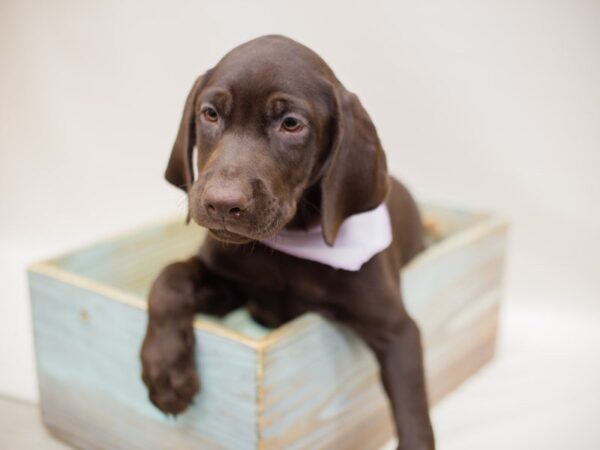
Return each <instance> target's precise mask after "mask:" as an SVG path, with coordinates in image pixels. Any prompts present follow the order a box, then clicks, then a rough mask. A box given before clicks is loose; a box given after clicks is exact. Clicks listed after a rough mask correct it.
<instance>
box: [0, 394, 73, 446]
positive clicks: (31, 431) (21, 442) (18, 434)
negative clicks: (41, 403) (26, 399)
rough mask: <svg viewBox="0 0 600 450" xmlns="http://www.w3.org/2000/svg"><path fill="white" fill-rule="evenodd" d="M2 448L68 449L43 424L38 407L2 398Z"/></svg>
mask: <svg viewBox="0 0 600 450" xmlns="http://www.w3.org/2000/svg"><path fill="white" fill-rule="evenodd" d="M0 448H1V449H7V450H9V449H10V450H67V449H69V448H70V447H68V446H66V445H64V444H62V443H61V442H60V441H58V440H56V439H54V438H53V437H52V436H51V435H50V434H49V433H48V431H46V429H45V428H44V426H43V425H42V421H41V418H40V416H39V411H38V408H37V407H36V406H35V405H32V404H30V403H23V402H20V401H16V400H11V399H7V398H3V397H2V398H0Z"/></svg>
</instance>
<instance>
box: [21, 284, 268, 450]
mask: <svg viewBox="0 0 600 450" xmlns="http://www.w3.org/2000/svg"><path fill="white" fill-rule="evenodd" d="M30 287H31V296H32V303H33V321H34V330H35V345H36V357H37V366H38V367H37V369H38V377H39V380H40V399H41V403H42V411H43V415H44V419H45V421H46V423H47V424H48V425H49V426H50V427H52V428H53V429H55V430H58V431H59V433H60V434H62V435H69V436H72V437H76V439H77V440H78V441H77V442H79V443H78V444H77V445H78V446H80V447H82V448H111V449H136V448H139V449H153V448H155V449H164V448H175V447H177V448H198V445H199V443H203V445H204V446H203V447H202V448H207V449H211V448H215V449H232V450H233V449H235V450H238V449H255V448H256V419H255V417H256V407H255V401H256V384H255V382H256V354H255V351H254V350H253V349H251V348H249V347H247V346H244V345H242V344H240V343H238V342H234V341H231V340H228V339H226V338H223V337H221V336H217V335H213V334H210V333H207V332H203V331H199V330H196V337H197V340H198V350H197V351H198V354H197V360H198V361H200V366H199V370H200V376H201V380H202V386H203V390H202V392H201V393H200V395H199V396H198V397H197V398H196V404H195V405H194V406H193V407H192V408H190V409H189V410H188V411H186V412H185V413H184V414H182V415H180V416H178V418H177V419H176V420H174V419H169V418H167V417H166V416H164V415H163V414H162V413H161V412H160V411H158V410H157V409H156V408H155V407H154V406H153V405H152V404H151V403H150V402H149V400H148V399H147V392H146V388H145V386H144V385H143V383H142V381H141V376H140V374H141V368H140V360H139V349H140V345H141V342H142V339H143V335H144V332H145V326H146V313H145V311H142V310H139V309H136V308H132V307H129V306H127V305H123V304H121V303H118V302H114V301H112V300H111V299H110V298H106V297H105V296H103V295H101V294H97V293H94V292H90V291H86V290H83V289H80V288H77V287H75V286H72V285H69V284H66V283H63V282H62V281H60V280H56V279H53V278H49V277H47V276H45V275H42V274H38V273H31V274H30ZM106 430H111V432H110V433H107V432H106ZM73 442H75V438H74V440H73ZM217 443H218V444H217Z"/></svg>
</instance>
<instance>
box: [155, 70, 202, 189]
mask: <svg viewBox="0 0 600 450" xmlns="http://www.w3.org/2000/svg"><path fill="white" fill-rule="evenodd" d="M207 73H208V72H207ZM206 77H207V74H204V75H202V76H200V77H198V78H197V79H196V81H195V82H194V85H193V86H192V89H191V90H190V93H189V94H188V96H187V99H186V101H185V106H184V108H183V117H182V118H181V123H180V124H179V131H178V132H177V137H176V138H175V143H174V144H173V150H172V151H171V156H170V158H169V163H168V164H167V170H166V172H165V178H166V179H167V181H168V182H169V183H171V184H172V185H173V186H175V187H178V188H180V189H183V190H184V191H186V192H187V191H188V189H189V188H190V187H192V184H193V183H194V167H193V163H192V157H193V152H194V146H195V145H196V113H195V110H194V105H195V103H196V96H197V95H198V92H199V91H200V89H201V88H202V86H203V84H204V81H205V80H206Z"/></svg>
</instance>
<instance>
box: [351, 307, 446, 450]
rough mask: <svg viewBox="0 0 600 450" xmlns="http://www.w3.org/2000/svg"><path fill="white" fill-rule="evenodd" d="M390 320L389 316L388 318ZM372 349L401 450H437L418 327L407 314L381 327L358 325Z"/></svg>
mask: <svg viewBox="0 0 600 450" xmlns="http://www.w3.org/2000/svg"><path fill="white" fill-rule="evenodd" d="M388 318H389V316H388ZM354 328H355V329H356V331H357V332H358V333H359V334H360V335H361V337H362V338H363V339H364V340H365V341H366V342H367V344H368V345H369V346H370V347H371V348H372V350H373V351H374V353H375V356H376V357H377V360H378V362H379V365H380V372H381V380H382V383H383V386H384V389H385V391H386V393H387V395H388V398H389V400H390V404H391V406H392V411H393V413H394V420H395V425H396V430H397V432H398V450H433V449H434V448H435V443H434V436H433V429H432V427H431V421H430V419H429V408H428V403H427V393H426V388H425V374H424V370H423V351H422V347H421V337H420V332H419V329H418V327H417V324H416V323H415V322H414V321H413V320H412V319H411V318H410V317H409V316H408V315H407V314H406V313H403V317H401V318H400V317H398V320H391V321H389V322H388V321H386V324H381V323H380V324H379V325H377V326H373V327H370V326H365V325H364V324H356V325H354Z"/></svg>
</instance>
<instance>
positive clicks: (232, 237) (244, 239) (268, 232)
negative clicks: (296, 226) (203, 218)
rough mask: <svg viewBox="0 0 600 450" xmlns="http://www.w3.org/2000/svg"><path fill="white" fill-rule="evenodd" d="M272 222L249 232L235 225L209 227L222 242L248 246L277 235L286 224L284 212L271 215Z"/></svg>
mask: <svg viewBox="0 0 600 450" xmlns="http://www.w3.org/2000/svg"><path fill="white" fill-rule="evenodd" d="M270 216H271V217H270V220H268V221H267V223H266V224H263V225H262V226H258V227H253V228H252V229H250V230H247V229H245V228H243V227H239V226H238V227H236V226H235V225H233V226H230V225H225V224H223V226H222V227H221V226H219V227H218V228H217V227H214V226H213V227H211V226H209V227H207V228H208V231H209V232H210V234H211V235H212V236H214V237H215V238H216V239H218V240H219V241H222V242H227V243H230V244H247V243H248V242H252V241H261V240H264V239H268V238H270V237H272V236H274V235H275V234H277V233H278V232H279V231H280V229H281V228H283V225H284V224H285V220H284V214H282V211H277V212H274V213H273V214H271V215H270Z"/></svg>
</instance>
